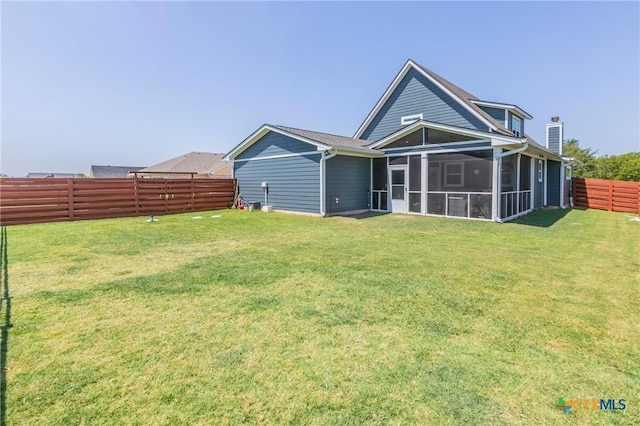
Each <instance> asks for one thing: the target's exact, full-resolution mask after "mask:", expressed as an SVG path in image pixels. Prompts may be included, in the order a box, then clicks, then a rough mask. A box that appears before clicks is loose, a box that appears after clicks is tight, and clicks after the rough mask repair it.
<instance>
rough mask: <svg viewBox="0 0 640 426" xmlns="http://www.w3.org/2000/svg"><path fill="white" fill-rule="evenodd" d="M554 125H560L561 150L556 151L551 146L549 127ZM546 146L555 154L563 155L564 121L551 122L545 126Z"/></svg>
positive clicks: (559, 147)
mask: <svg viewBox="0 0 640 426" xmlns="http://www.w3.org/2000/svg"><path fill="white" fill-rule="evenodd" d="M553 127H558V129H559V130H558V139H559V141H558V151H559V152H555V151H554V150H552V149H551V148H549V129H551V128H553ZM545 133H546V134H545V148H547V149H548V150H549V151H551V152H553V153H554V154H555V155H557V156H559V157H562V142H563V140H564V123H563V122H558V123H549V124H547V125H546V126H545Z"/></svg>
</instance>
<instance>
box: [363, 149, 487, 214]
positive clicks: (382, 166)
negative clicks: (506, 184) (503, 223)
mask: <svg viewBox="0 0 640 426" xmlns="http://www.w3.org/2000/svg"><path fill="white" fill-rule="evenodd" d="M372 161H373V167H372V171H373V176H372V200H371V203H372V209H373V210H380V211H388V210H390V211H392V212H397V213H417V214H432V215H439V216H455V217H466V218H475V219H491V211H492V174H493V150H492V149H484V150H470V151H463V152H455V153H441V154H437V153H436V154H430V153H420V154H415V155H412V154H405V155H398V156H389V157H386V158H375V159H373V160H372Z"/></svg>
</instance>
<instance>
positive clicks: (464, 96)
mask: <svg viewBox="0 0 640 426" xmlns="http://www.w3.org/2000/svg"><path fill="white" fill-rule="evenodd" d="M412 62H413V63H414V64H416V65H417V66H418V67H420V69H421V70H422V71H424V72H425V73H427V74H429V76H431V77H432V78H433V79H434V80H436V81H437V82H438V83H440V84H442V85H443V86H444V87H446V88H447V89H448V90H449V91H451V92H452V93H453V94H454V95H456V96H457V97H458V98H460V99H461V100H462V101H463V102H464V103H465V104H466V105H467V106H469V107H470V108H471V109H473V110H474V111H475V112H477V113H478V114H479V115H481V116H482V117H483V118H484V119H486V120H487V121H488V122H490V123H491V124H493V125H494V126H496V128H497V129H498V132H499V133H502V134H504V135H506V136H513V133H512V132H510V131H509V130H508V129H507V128H506V127H504V124H503V123H500V122H499V121H498V120H496V119H494V118H493V117H491V116H490V115H489V114H487V113H486V112H484V111H483V110H482V108H480V107H479V106H477V105H476V104H474V103H473V102H471V101H479V100H480V99H478V98H477V97H475V96H474V95H472V94H471V93H469V92H467V91H466V90H463V89H461V88H460V87H458V86H456V85H455V84H453V83H452V82H450V81H449V80H447V79H446V78H444V77H441V76H439V75H438V74H436V73H435V72H433V71H431V70H430V69H428V68H425V67H423V66H422V65H420V64H418V63H417V62H415V61H412Z"/></svg>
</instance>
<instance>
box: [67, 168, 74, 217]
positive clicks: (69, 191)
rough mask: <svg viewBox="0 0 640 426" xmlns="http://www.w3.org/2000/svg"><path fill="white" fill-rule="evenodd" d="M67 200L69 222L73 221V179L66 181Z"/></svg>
mask: <svg viewBox="0 0 640 426" xmlns="http://www.w3.org/2000/svg"><path fill="white" fill-rule="evenodd" d="M67 199H68V202H67V204H68V206H69V220H73V178H69V179H67Z"/></svg>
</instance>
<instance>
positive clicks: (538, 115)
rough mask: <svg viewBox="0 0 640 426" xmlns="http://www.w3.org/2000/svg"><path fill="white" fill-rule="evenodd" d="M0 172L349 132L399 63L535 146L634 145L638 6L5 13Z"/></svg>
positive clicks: (164, 7)
mask: <svg viewBox="0 0 640 426" xmlns="http://www.w3.org/2000/svg"><path fill="white" fill-rule="evenodd" d="M0 7H1V14H2V18H1V19H2V30H1V35H2V51H1V56H0V58H1V61H2V63H1V66H2V81H1V83H2V95H1V96H2V97H1V107H2V123H1V124H2V129H1V136H2V141H1V142H2V149H1V154H2V157H1V160H0V166H1V171H2V172H3V173H6V174H9V175H13V176H24V175H26V174H27V173H28V172H81V173H88V171H89V167H90V165H91V164H100V165H107V164H110V165H125V166H135V165H141V166H147V165H152V164H154V163H158V162H161V161H164V160H166V159H169V158H171V157H174V156H177V155H180V154H183V153H186V152H190V151H208V152H226V151H228V150H229V149H230V148H232V147H233V146H235V145H236V144H237V143H239V142H241V141H242V140H243V139H244V138H245V137H247V136H248V135H249V134H250V133H251V132H253V131H254V130H255V129H257V128H258V127H259V126H260V125H262V124H263V123H271V124H283V125H288V126H292V127H299V128H304V129H310V130H317V131H323V132H327V133H335V134H340V135H347V136H351V135H353V133H354V132H355V131H356V129H357V128H358V126H359V125H360V123H361V122H362V120H364V118H365V117H366V115H367V114H368V113H369V111H370V110H371V108H373V106H374V105H375V103H376V102H377V100H378V99H379V97H380V96H381V95H382V93H383V92H384V90H385V89H386V88H387V86H388V85H389V83H390V82H391V80H392V79H393V78H394V77H395V75H396V74H397V72H398V71H399V70H400V68H401V67H402V65H403V64H404V63H405V61H406V60H407V59H408V58H411V59H414V60H415V61H417V62H418V63H420V64H422V65H424V66H426V67H427V68H430V69H431V70H433V71H434V72H436V73H438V74H440V75H442V76H443V77H445V78H447V79H448V80H450V81H451V82H453V83H455V84H457V85H459V86H460V87H462V88H464V89H465V90H467V91H469V92H471V93H473V94H474V95H476V96H477V97H479V98H480V99H484V100H489V101H499V102H506V103H515V104H517V105H518V106H520V107H521V108H523V109H525V110H526V111H527V112H529V113H530V114H532V115H533V116H534V120H532V121H530V122H528V123H527V132H528V133H529V134H531V136H533V137H534V138H536V139H537V140H538V141H542V142H544V125H545V124H546V123H547V122H548V121H549V118H550V117H551V116H552V115H559V116H560V117H561V119H562V121H564V122H565V126H566V130H565V137H567V138H575V139H579V140H580V142H581V145H582V146H588V147H591V148H593V149H597V150H598V151H599V153H600V154H609V155H612V154H621V153H624V152H629V151H638V150H640V146H639V140H640V87H639V79H640V77H639V76H640V33H639V26H640V24H639V22H640V18H639V17H640V3H638V2H628V3H613V2H606V3H605V2H602V3H584V2H571V3H550V2H537V3H520V2H473V3H466V2H464V3H463V2H459V3H458V2H454V3H451V2H448V3H444V2H442V3H440V2H428V3H417V2H406V3H365V2H362V3H360V2H358V3H214V2H188V3H184V2H182V3H179V2H172V3H164V2H113V3H109V2H100V3H91V2H51V3H47V2H44V3H31V2H26V3H17V2H15V3H14V2H9V3H7V2H2V3H1V6H0Z"/></svg>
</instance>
